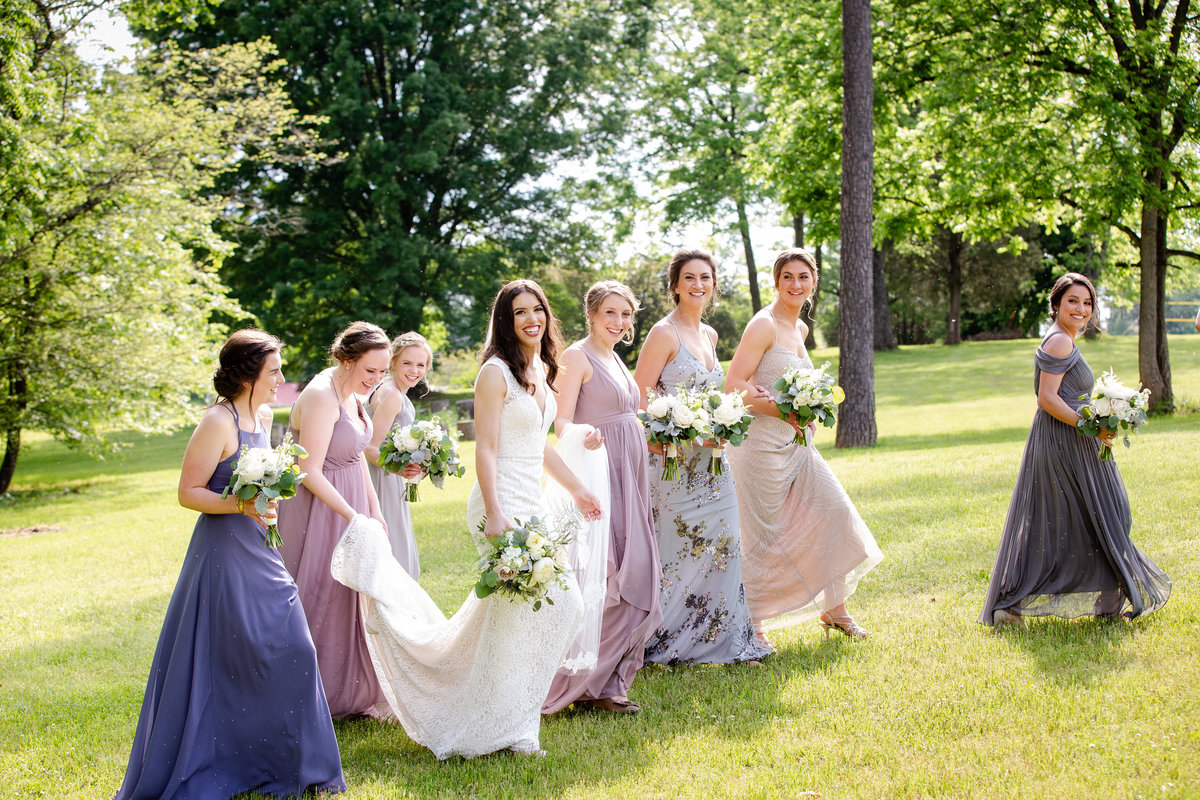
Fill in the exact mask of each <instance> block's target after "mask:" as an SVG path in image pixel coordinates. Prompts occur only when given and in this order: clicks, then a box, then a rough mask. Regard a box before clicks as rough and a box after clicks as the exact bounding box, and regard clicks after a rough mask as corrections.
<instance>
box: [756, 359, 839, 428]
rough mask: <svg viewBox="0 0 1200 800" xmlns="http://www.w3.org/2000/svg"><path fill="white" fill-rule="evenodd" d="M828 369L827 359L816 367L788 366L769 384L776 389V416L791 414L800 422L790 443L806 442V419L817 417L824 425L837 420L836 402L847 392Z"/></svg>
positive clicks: (810, 420) (785, 417) (826, 425)
mask: <svg viewBox="0 0 1200 800" xmlns="http://www.w3.org/2000/svg"><path fill="white" fill-rule="evenodd" d="M828 369H829V362H828V361H826V362H825V363H824V364H822V365H821V366H820V367H819V368H818V369H807V368H805V367H789V368H788V370H787V371H786V372H784V373H783V375H782V376H781V377H780V378H779V380H777V381H775V383H773V384H772V385H771V388H772V389H774V390H775V391H776V392H777V394H776V395H775V405H776V406H778V407H779V416H780V417H782V418H783V419H787V418H788V417H789V416H791V415H793V414H794V415H795V416H796V419H798V420H799V421H800V423H801V428H800V430H799V431H798V432H797V433H796V436H795V437H794V438H793V439H792V443H793V444H801V445H807V444H808V430H807V429H806V428H805V427H804V426H805V425H807V424H808V423H809V422H812V421H813V420H816V421H818V422H820V423H821V424H822V425H824V426H825V427H826V428H832V427H833V424H834V423H835V422H837V405H838V403H840V402H842V401H843V400H845V399H846V393H845V392H843V391H842V387H840V386H838V385H837V383H836V381H835V380H834V378H833V376H832V375H830V374H829V373H828V372H827V370H828Z"/></svg>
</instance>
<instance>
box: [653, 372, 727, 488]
mask: <svg viewBox="0 0 1200 800" xmlns="http://www.w3.org/2000/svg"><path fill="white" fill-rule="evenodd" d="M646 397H647V398H648V402H647V403H646V410H645V411H639V412H638V419H640V420H641V421H642V426H643V427H644V428H645V429H646V441H648V442H650V444H661V445H662V446H663V450H664V454H663V471H662V479H663V480H664V481H674V480H678V479H679V448H680V446H682V445H688V444H691V443H692V442H694V441H695V440H696V439H707V438H709V434H710V431H709V424H710V423H711V415H710V414H709V412H708V410H707V409H705V408H702V407H701V405H700V401H699V400H698V399H697V398H696V397H695V396H694V395H693V394H691V393H690V392H688V391H687V389H684V388H683V387H682V386H681V387H679V389H678V391H677V392H676V393H675V394H664V395H659V394H656V393H655V392H653V391H651V390H647V391H646Z"/></svg>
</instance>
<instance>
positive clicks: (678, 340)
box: [667, 316, 683, 347]
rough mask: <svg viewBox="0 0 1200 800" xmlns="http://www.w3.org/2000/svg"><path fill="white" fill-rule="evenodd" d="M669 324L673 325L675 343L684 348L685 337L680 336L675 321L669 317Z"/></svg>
mask: <svg viewBox="0 0 1200 800" xmlns="http://www.w3.org/2000/svg"><path fill="white" fill-rule="evenodd" d="M667 322H669V323H671V327H672V328H673V329H674V330H675V343H676V344H677V345H679V346H680V347H683V337H682V336H680V335H679V328H676V327H675V320H673V319H671V317H670V316H668V317H667Z"/></svg>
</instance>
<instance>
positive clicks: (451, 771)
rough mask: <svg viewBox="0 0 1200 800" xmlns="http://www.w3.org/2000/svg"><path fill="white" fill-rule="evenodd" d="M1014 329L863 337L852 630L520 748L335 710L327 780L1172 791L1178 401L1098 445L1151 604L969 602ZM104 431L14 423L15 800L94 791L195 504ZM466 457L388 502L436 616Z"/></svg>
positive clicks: (1185, 490) (460, 568)
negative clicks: (861, 629)
mask: <svg viewBox="0 0 1200 800" xmlns="http://www.w3.org/2000/svg"><path fill="white" fill-rule="evenodd" d="M1035 347H1036V342H1034V341H1028V340H1027V341H1020V342H967V343H965V344H963V345H962V346H961V347H958V348H945V347H902V348H900V349H899V350H898V351H893V352H888V353H880V354H878V355H877V356H876V367H877V398H878V401H879V405H878V414H879V421H880V432H881V435H880V440H879V445H878V446H877V447H875V448H872V449H870V450H836V449H834V448H833V447H832V446H830V442H831V439H832V436H830V435H829V434H828V433H827V432H826V431H825V430H824V429H822V430H819V431H818V433H817V438H816V446H817V447H818V448H819V449H820V450H821V453H822V456H823V457H824V458H825V459H826V460H827V461H828V462H829V464H830V467H831V468H832V469H833V471H834V473H835V474H836V475H837V476H838V478H839V480H840V481H841V482H842V483H843V484H844V485H845V487H846V490H847V491H848V492H849V493H850V496H851V497H852V498H853V499H854V501H855V503H856V505H857V506H858V509H859V511H860V512H861V513H862V516H863V519H864V521H865V522H866V523H867V525H868V526H869V527H870V528H871V530H872V532H873V533H874V534H875V536H876V538H877V539H878V541H879V543H880V546H881V548H882V550H883V552H884V555H885V559H884V561H883V562H882V563H881V564H880V565H879V566H878V567H877V568H876V569H875V570H873V571H872V572H871V573H869V574H868V575H866V576H865V577H864V578H863V580H862V581H861V583H860V584H859V588H858V591H857V593H855V595H854V597H853V598H851V600H850V603H851V606H850V609H851V612H852V613H853V614H854V616H855V618H856V619H857V620H859V621H860V622H861V623H862V624H863V625H864V626H865V627H867V628H869V629H870V630H871V631H872V634H873V638H872V639H870V640H867V641H864V642H850V641H848V640H846V639H845V638H844V637H840V638H837V639H830V640H828V641H826V640H825V639H824V638H823V637H822V635H821V633H820V630H819V628H818V627H817V626H816V624H814V623H808V624H802V625H799V626H797V627H795V628H792V629H788V630H785V631H780V632H776V633H775V634H773V637H772V638H773V640H774V641H775V643H776V644H777V645H778V646H779V652H778V653H777V654H776V655H775V656H773V657H772V658H770V659H768V660H767V661H766V662H765V663H764V665H763V666H762V667H753V666H748V665H742V666H728V667H712V666H681V667H671V668H662V667H652V668H647V669H644V670H642V671H641V672H640V673H639V674H638V676H637V680H636V681H635V682H634V684H633V688H632V692H631V695H632V699H634V700H635V701H636V702H637V703H638V704H639V705H641V706H642V709H643V713H642V714H641V715H639V716H638V717H636V718H632V719H631V718H623V719H614V718H612V717H611V716H609V715H601V714H596V713H575V712H566V713H563V714H556V715H553V716H550V717H547V718H545V719H544V720H543V722H542V731H541V735H542V739H541V744H542V746H543V747H545V748H546V749H547V750H548V751H549V753H550V756H549V757H548V758H545V759H539V760H536V761H534V760H530V759H524V758H520V757H517V756H504V755H497V756H494V757H489V758H481V759H473V760H466V759H450V760H447V761H438V760H437V759H436V758H434V757H433V756H432V755H431V754H430V753H429V752H428V751H427V750H425V749H423V748H421V747H419V746H418V745H416V744H414V743H413V742H412V741H411V740H410V739H409V738H408V737H407V736H406V735H405V734H404V732H403V730H402V729H401V728H400V727H399V726H398V725H395V724H394V723H387V722H382V721H375V720H352V721H338V722H337V723H336V729H337V734H338V741H339V745H340V748H341V755H342V761H343V764H344V767H345V772H346V779H347V782H348V783H349V785H350V794H349V796H350V797H353V798H355V800H398V799H400V800H409V799H410V798H413V799H415V798H423V799H425V800H432V799H433V798H449V797H459V796H468V795H469V794H472V793H474V794H477V795H479V796H481V797H482V796H485V795H486V796H487V797H494V798H528V797H531V796H535V797H544V798H555V797H564V798H565V797H569V798H573V799H574V800H604V799H605V798H631V797H637V798H645V799H646V800H671V799H672V798H692V797H706V798H707V797H712V798H730V800H733V799H734V798H738V799H740V800H747V798H759V797H761V798H764V799H765V798H777V797H778V798H793V797H796V798H800V797H805V796H806V795H805V793H808V796H815V795H816V794H820V795H821V796H823V797H828V798H838V799H839V800H856V799H857V798H872V799H873V798H880V797H895V798H899V797H904V798H908V797H912V798H940V797H969V798H979V799H980V800H990V799H991V798H995V799H996V800H1003V799H1005V798H1013V797H1030V798H1035V797H1036V798H1043V797H1045V798H1049V797H1053V798H1091V797H1097V796H1105V795H1116V796H1119V797H1130V798H1133V797H1137V796H1138V795H1143V796H1145V797H1168V798H1185V797H1190V795H1191V794H1192V792H1191V787H1193V786H1196V785H1200V739H1198V738H1197V737H1196V735H1195V731H1196V725H1195V716H1196V715H1195V709H1196V707H1197V705H1198V704H1200V687H1198V686H1197V683H1196V679H1195V673H1196V668H1195V658H1194V655H1193V652H1192V651H1193V650H1194V649H1195V646H1194V633H1195V632H1194V628H1193V626H1194V625H1195V620H1196V618H1197V615H1198V614H1200V594H1198V593H1197V592H1194V591H1189V590H1188V587H1190V586H1194V585H1195V582H1196V576H1197V574H1198V570H1200V537H1198V536H1197V532H1196V530H1195V529H1194V527H1189V526H1187V525H1180V520H1181V519H1182V520H1190V519H1196V518H1197V515H1200V496H1197V493H1196V491H1195V468H1194V464H1195V454H1196V452H1197V448H1200V425H1198V424H1197V423H1198V422H1200V419H1198V418H1197V416H1196V414H1195V413H1192V414H1191V415H1189V416H1183V415H1181V416H1178V417H1175V418H1154V419H1152V420H1151V421H1150V423H1149V425H1148V426H1147V427H1146V428H1145V429H1143V431H1142V433H1141V434H1139V437H1138V440H1137V441H1136V442H1135V444H1134V447H1133V448H1131V449H1130V450H1123V449H1122V450H1121V451H1120V452H1118V454H1117V458H1118V460H1119V465H1120V469H1121V474H1122V477H1123V479H1124V481H1125V483H1126V486H1127V488H1128V489H1129V499H1130V503H1131V506H1132V512H1133V519H1134V532H1133V537H1134V541H1135V542H1136V543H1137V545H1138V546H1139V547H1140V548H1141V549H1142V550H1144V551H1145V552H1146V553H1148V554H1149V555H1151V556H1152V557H1153V558H1154V560H1155V561H1156V563H1158V564H1159V566H1161V567H1162V568H1163V569H1164V570H1165V571H1166V572H1167V573H1168V574H1169V575H1170V576H1171V578H1172V580H1173V581H1174V582H1175V587H1176V590H1175V592H1174V594H1173V595H1172V597H1171V600H1170V602H1169V603H1168V604H1167V606H1166V608H1164V609H1163V610H1162V611H1160V612H1157V613H1155V614H1153V615H1150V616H1149V617H1147V618H1145V619H1142V620H1138V621H1136V622H1134V623H1133V624H1126V623H1119V622H1096V621H1092V620H1077V621H1074V622H1065V621H1057V620H1037V621H1033V622H1031V623H1030V624H1029V625H1027V626H1025V628H1024V629H1019V630H1006V631H992V630H989V629H985V628H983V627H982V626H980V625H977V624H976V623H975V617H976V616H977V615H978V614H979V609H980V607H981V605H982V603H983V598H984V595H985V593H986V591H987V581H988V576H989V575H990V572H991V568H992V566H993V563H994V559H995V553H996V547H997V544H998V542H999V535H1000V530H1001V528H1002V526H1003V523H1004V513H1005V509H1006V508H1007V505H1008V502H1009V500H1010V498H1011V494H1012V488H1013V482H1014V480H1015V477H1016V471H1017V467H1018V465H1019V464H1020V460H1021V452H1022V448H1023V447H1024V445H1025V438H1026V435H1027V434H1028V431H1029V423H1030V420H1031V418H1032V415H1033V413H1034V411H1035V410H1036V407H1037V406H1036V401H1035V398H1034V394H1033V387H1032V374H1031V373H1032V354H1033V349H1034V348H1035ZM1080 347H1081V349H1082V350H1083V351H1084V354H1085V356H1086V357H1087V358H1088V360H1089V361H1090V362H1091V363H1092V364H1093V365H1094V366H1097V367H1099V366H1100V365H1105V366H1107V365H1110V364H1111V365H1113V366H1114V368H1115V369H1117V370H1118V371H1121V372H1126V373H1128V372H1130V371H1131V370H1133V369H1134V368H1135V367H1136V364H1137V352H1136V342H1134V341H1133V340H1132V339H1129V338H1118V337H1111V338H1110V337H1102V338H1101V339H1100V340H1099V341H1097V342H1085V343H1081V345H1080ZM1171 349H1172V352H1173V353H1174V354H1175V356H1176V360H1177V362H1178V369H1177V370H1176V372H1175V376H1174V377H1175V381H1176V386H1177V388H1178V391H1179V393H1180V395H1181V396H1184V397H1190V398H1193V400H1194V399H1198V398H1200V336H1197V335H1195V334H1194V333H1193V334H1192V335H1190V336H1173V337H1172V338H1171ZM833 355H834V354H833V353H832V352H820V353H818V354H817V357H818V358H819V359H821V360H823V359H824V358H832V357H833ZM751 435H753V433H752V434H751ZM125 438H127V439H128V440H129V441H130V442H131V443H132V444H133V448H132V449H130V450H128V451H126V452H125V453H124V454H123V456H119V457H118V458H116V459H113V460H110V461H106V462H102V463H96V462H92V461H89V460H86V459H79V458H75V457H73V454H72V452H71V451H69V450H66V449H65V448H63V447H62V446H61V445H60V444H58V443H56V442H52V441H49V440H48V439H47V437H44V436H41V435H34V436H33V437H31V441H30V443H29V446H28V448H27V457H26V461H25V462H24V464H25V466H24V468H23V469H22V473H21V475H20V476H19V478H18V481H17V483H16V484H15V486H14V491H13V492H12V493H11V496H12V498H13V500H12V502H11V503H9V504H6V505H0V583H2V584H3V586H4V591H3V592H0V675H3V676H4V680H3V681H2V682H0V707H2V708H3V709H4V710H5V713H4V714H3V715H0V784H2V785H4V786H5V787H7V791H8V793H9V794H10V795H12V796H14V797H22V798H24V797H38V796H39V795H40V796H44V797H53V798H57V799H59V800H83V799H84V798H88V799H89V800H91V799H93V798H97V797H111V796H112V793H113V792H114V791H115V790H116V788H117V786H118V785H119V784H120V781H121V776H122V774H123V772H124V769H125V764H126V760H127V758H128V755H129V746H130V743H131V742H132V740H133V734H134V727H135V724H136V721H137V715H138V709H139V708H140V707H141V703H142V697H143V694H144V691H145V685H146V674H147V669H148V667H149V664H150V660H151V658H152V656H153V653H154V647H155V641H156V639H157V637H158V634H159V631H160V629H161V625H162V619H163V613H164V611H165V609H166V606H167V601H168V599H169V597H170V593H171V590H172V587H173V586H174V584H175V581H176V579H177V577H178V575H179V564H180V562H181V560H182V559H183V557H184V553H185V551H186V549H187V543H188V536H189V535H190V532H191V530H192V527H193V525H194V523H195V518H196V514H195V513H194V512H191V511H188V510H187V509H183V508H181V507H179V506H178V504H177V503H176V502H175V492H176V485H177V482H178V479H179V462H180V458H181V457H182V454H183V450H184V447H185V445H186V443H187V435H186V433H177V434H156V435H153V436H150V437H141V436H131V437H125ZM473 447H474V446H473V444H472V443H470V442H464V453H463V457H464V461H465V462H466V463H467V464H472V463H473V461H474V458H473V456H474V450H473ZM472 477H473V476H471V475H468V478H467V479H466V480H463V481H459V482H453V483H452V485H451V486H449V487H447V490H446V491H445V492H442V493H436V494H433V493H431V494H433V496H432V497H430V498H428V499H427V500H424V501H422V502H421V503H418V504H417V505H416V506H414V507H413V510H412V514H413V523H414V529H415V531H416V536H417V541H418V544H419V546H420V549H421V567H422V572H421V585H422V587H424V588H425V589H427V590H428V591H429V592H430V594H431V596H432V597H433V598H434V600H435V601H436V602H437V603H438V604H439V606H440V607H441V608H443V609H445V610H452V609H455V608H457V607H458V606H459V605H460V604H461V603H462V602H463V600H464V598H465V597H466V596H467V595H468V593H469V592H470V591H471V588H472V587H473V586H474V584H475V582H476V580H477V579H478V577H479V571H478V570H477V566H478V563H479V561H478V556H477V554H476V552H475V546H474V544H473V542H472V541H471V539H470V537H468V536H467V535H466V532H465V531H464V525H465V519H466V517H465V513H464V511H463V509H464V508H465V504H466V500H467V494H468V492H469V491H470V488H471V480H472ZM35 526H52V527H56V528H58V530H55V531H43V532H40V533H33V532H31V531H29V530H28V529H29V528H32V527H35ZM22 529H25V530H24V533H21V532H19V531H21V530H22ZM998 753H1000V754H1003V757H997V754H998ZM64 754H70V757H69V758H65V757H64ZM731 775H735V776H737V779H736V780H730V776H731ZM1162 787H1166V788H1165V789H1164V788H1162ZM250 797H256V796H255V795H250Z"/></svg>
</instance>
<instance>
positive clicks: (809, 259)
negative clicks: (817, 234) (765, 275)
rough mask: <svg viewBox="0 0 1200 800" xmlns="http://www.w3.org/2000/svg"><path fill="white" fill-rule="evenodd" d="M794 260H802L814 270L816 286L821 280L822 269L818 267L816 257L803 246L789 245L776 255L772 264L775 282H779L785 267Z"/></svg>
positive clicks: (814, 283)
mask: <svg viewBox="0 0 1200 800" xmlns="http://www.w3.org/2000/svg"><path fill="white" fill-rule="evenodd" d="M793 261H801V262H803V263H804V264H805V266H807V267H808V268H809V269H811V270H812V276H813V286H814V287H815V286H816V285H817V284H818V283H819V282H820V281H821V270H820V269H818V268H817V259H816V257H815V256H813V254H812V253H811V252H810V251H808V250H806V249H805V248H803V247H789V248H788V249H787V250H784V251H783V252H782V253H780V254H779V255H777V256H775V263H774V264H773V265H772V266H771V278H772V280H774V281H775V283H779V275H780V274H781V273H782V272H783V268H784V267H786V266H787V265H788V264H790V263H792V262H793Z"/></svg>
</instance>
